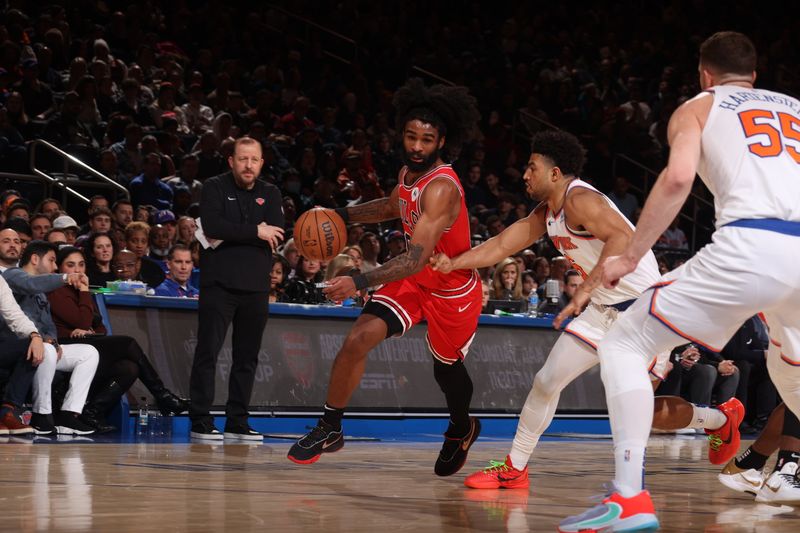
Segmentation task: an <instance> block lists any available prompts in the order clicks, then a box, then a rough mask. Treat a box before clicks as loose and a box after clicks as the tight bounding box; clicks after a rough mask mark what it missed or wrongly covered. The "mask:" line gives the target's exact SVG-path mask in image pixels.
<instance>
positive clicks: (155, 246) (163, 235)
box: [147, 224, 170, 268]
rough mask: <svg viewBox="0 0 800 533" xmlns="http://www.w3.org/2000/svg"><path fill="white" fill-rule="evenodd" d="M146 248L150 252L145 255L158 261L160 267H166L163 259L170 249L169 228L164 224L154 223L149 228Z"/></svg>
mask: <svg viewBox="0 0 800 533" xmlns="http://www.w3.org/2000/svg"><path fill="white" fill-rule="evenodd" d="M148 249H149V250H150V253H149V254H148V255H147V257H149V258H150V259H152V260H153V261H155V262H156V263H158V265H159V266H161V267H162V268H166V263H165V260H166V259H167V255H168V254H169V250H170V240H169V230H168V229H167V228H166V226H162V225H161V224H156V225H155V226H153V227H152V228H150V234H149V247H148Z"/></svg>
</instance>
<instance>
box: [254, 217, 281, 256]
mask: <svg viewBox="0 0 800 533" xmlns="http://www.w3.org/2000/svg"><path fill="white" fill-rule="evenodd" d="M258 238H259V239H261V240H262V241H267V242H268V243H269V245H270V246H271V247H272V249H273V250H274V249H276V248H277V247H278V243H280V242H281V241H282V240H283V228H279V227H278V226H270V225H269V224H267V223H266V222H262V223H261V224H259V225H258Z"/></svg>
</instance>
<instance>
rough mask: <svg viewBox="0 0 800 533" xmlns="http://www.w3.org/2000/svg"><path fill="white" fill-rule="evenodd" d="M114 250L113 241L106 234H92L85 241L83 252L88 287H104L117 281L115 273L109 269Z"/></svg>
mask: <svg viewBox="0 0 800 533" xmlns="http://www.w3.org/2000/svg"><path fill="white" fill-rule="evenodd" d="M116 248H117V247H116V244H115V243H114V240H113V239H112V238H111V237H110V236H109V234H108V233H93V234H92V235H90V236H89V238H88V239H86V241H85V242H84V244H83V250H84V256H85V257H86V275H87V276H88V277H89V285H91V286H95V287H105V286H106V283H108V282H109V281H114V280H116V279H117V275H116V273H115V272H114V270H113V269H112V268H111V261H112V259H113V258H114V253H115V252H116Z"/></svg>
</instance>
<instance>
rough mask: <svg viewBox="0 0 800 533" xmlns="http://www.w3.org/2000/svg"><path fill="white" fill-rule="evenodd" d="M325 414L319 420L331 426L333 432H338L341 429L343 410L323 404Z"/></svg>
mask: <svg viewBox="0 0 800 533" xmlns="http://www.w3.org/2000/svg"><path fill="white" fill-rule="evenodd" d="M324 409H325V413H324V414H323V415H322V418H321V420H322V421H323V422H325V423H326V424H328V425H329V426H331V427H332V428H333V429H334V430H336V431H340V430H341V429H342V417H343V416H344V408H342V409H338V408H336V407H331V406H330V405H328V404H327V403H326V404H325V407H324Z"/></svg>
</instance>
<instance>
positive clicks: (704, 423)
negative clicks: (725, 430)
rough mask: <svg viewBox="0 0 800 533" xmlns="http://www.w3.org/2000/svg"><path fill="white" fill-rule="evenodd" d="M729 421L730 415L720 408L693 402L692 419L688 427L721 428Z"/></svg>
mask: <svg viewBox="0 0 800 533" xmlns="http://www.w3.org/2000/svg"><path fill="white" fill-rule="evenodd" d="M727 421H728V417H726V416H725V413H723V412H722V411H720V410H719V409H715V408H713V407H700V406H699V405H695V404H692V421H691V422H690V423H689V425H688V426H686V427H687V428H700V429H712V430H713V429H719V428H721V427H722V426H724V425H725V422H727Z"/></svg>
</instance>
